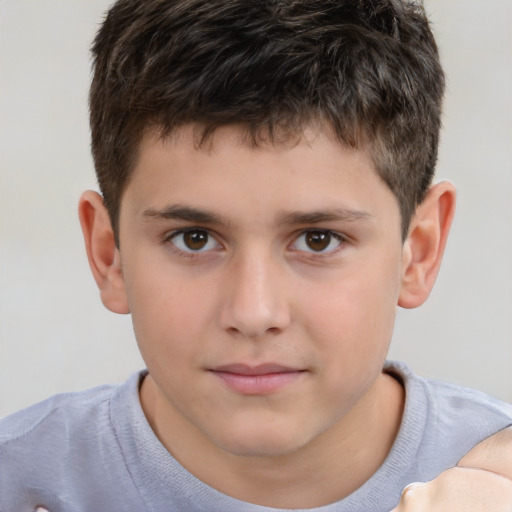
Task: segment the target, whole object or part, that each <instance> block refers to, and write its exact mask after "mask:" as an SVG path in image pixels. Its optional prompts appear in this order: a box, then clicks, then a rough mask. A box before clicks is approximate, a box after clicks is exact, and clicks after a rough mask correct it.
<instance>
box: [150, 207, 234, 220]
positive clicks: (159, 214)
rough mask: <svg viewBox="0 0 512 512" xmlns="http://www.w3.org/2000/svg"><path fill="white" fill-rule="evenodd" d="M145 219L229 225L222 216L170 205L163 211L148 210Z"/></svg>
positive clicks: (192, 208)
mask: <svg viewBox="0 0 512 512" xmlns="http://www.w3.org/2000/svg"><path fill="white" fill-rule="evenodd" d="M142 215H143V216H144V217H146V218H149V219H156V220H173V219H178V220H185V221H188V222H196V223H198V224H229V222H228V221H227V220H226V219H225V218H224V217H222V216H220V215H216V214H215V213H212V212H209V211H207V210H201V209H200V208H194V207H191V206H182V205H179V204H176V205H169V206H166V207H165V208H163V209H162V210H157V209H155V208H148V209H147V210H145V211H144V212H143V214H142Z"/></svg>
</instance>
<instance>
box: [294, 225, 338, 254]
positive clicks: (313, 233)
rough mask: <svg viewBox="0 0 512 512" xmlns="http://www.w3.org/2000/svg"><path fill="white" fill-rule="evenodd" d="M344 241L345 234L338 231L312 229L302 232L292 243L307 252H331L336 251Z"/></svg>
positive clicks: (298, 249)
mask: <svg viewBox="0 0 512 512" xmlns="http://www.w3.org/2000/svg"><path fill="white" fill-rule="evenodd" d="M343 241H344V238H343V236H342V235H340V234H338V233H336V232H333V231H329V230H321V229H311V230H307V231H304V232H302V233H301V235H300V236H299V237H298V238H297V239H296V240H295V241H294V243H293V244H292V248H293V249H294V250H296V251H302V252H306V253H307V252H309V253H319V254H320V253H321V254H329V253H331V252H333V251H335V250H336V249H337V248H338V247H339V246H340V245H341V244H342V243H343Z"/></svg>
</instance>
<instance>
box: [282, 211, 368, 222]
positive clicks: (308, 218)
mask: <svg viewBox="0 0 512 512" xmlns="http://www.w3.org/2000/svg"><path fill="white" fill-rule="evenodd" d="M372 218H373V215H371V214H370V213H368V212H365V211H362V210H353V209H351V208H334V209H328V210H314V211H311V212H300V211H297V212H290V213H286V214H284V215H282V216H281V217H280V219H279V223H280V224H319V223H320V222H329V221H356V220H371V219H372Z"/></svg>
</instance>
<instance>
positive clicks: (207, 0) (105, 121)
mask: <svg viewBox="0 0 512 512" xmlns="http://www.w3.org/2000/svg"><path fill="white" fill-rule="evenodd" d="M92 53H93V57H94V66H93V71H94V75H93V80H92V85H91V91H90V118H91V131H92V153H93V156H94V162H95V166H96V172H97V176H98V181H99V185H100V188H101V191H102V194H103V197H104V201H105V205H106V207H107V209H108V211H109V214H110V217H111V220H112V225H113V227H114V231H115V233H116V236H117V232H118V222H119V218H118V217H119V207H120V200H121V196H122V193H123V191H124V189H125V187H126V184H127V182H128V180H129V177H130V174H131V171H132V169H133V166H134V162H135V159H136V156H137V149H138V146H139V144H140V141H141V138H142V136H143V133H144V131H145V130H146V129H147V128H148V127H157V128H158V129H159V130H161V132H162V135H163V136H166V135H169V134H171V133H172V132H173V131H174V130H176V129H177V128H179V127H180V126H183V125H184V124H185V123H190V122H197V123H199V124H200V125H201V126H203V127H204V131H203V133H202V140H204V139H205V138H207V137H208V136H209V134H211V133H212V132H213V131H214V130H215V128H216V127H219V126H222V125H226V124H232V123H237V124H242V125H243V126H245V127H246V128H247V133H248V134H249V135H250V136H251V138H252V141H253V143H256V144H257V143H258V141H261V140H262V137H264V138H266V139H267V140H268V139H270V140H271V141H273V142H274V143H277V142H279V140H282V137H283V136H286V137H288V136H297V135H298V134H300V133H301V132H302V131H303V130H304V127H305V126H306V124H309V123H312V122H318V121H320V122H321V123H327V124H328V125H329V126H330V127H331V128H332V130H333V132H334V133H335V134H336V136H337V138H338V139H339V141H340V143H342V144H345V145H349V146H352V147H368V148H369V150H370V152H371V155H372V158H373V162H374V164H375V167H376V169H377V172H378V174H379V175H380V177H381V178H382V179H383V180H384V182H385V183H386V184H387V185H388V186H389V188H390V189H391V191H392V192H393V193H394V194H395V196H396V198H397V200H398V203H399V205H400V210H401V215H402V232H403V236H404V237H405V236H406V234H407V230H408V225H409V221H410V219H411V217H412V215H413V214H414V211H415V208H416V206H417V205H418V204H419V203H420V202H421V201H422V199H423V198H424V196H425V193H426V191H427V190H428V188H429V186H430V184H431V181H432V177H433V174H434V169H435V164H436V159H437V147H438V138H439V129H440V117H441V102H442V97H443V92H444V75H443V71H442V68H441V65H440V62H439V56H438V50H437V46H436V43H435V40H434V37H433V35H432V32H431V30H430V26H429V22H428V19H427V17H426V14H425V12H424V9H423V7H422V6H421V5H419V4H418V3H417V2H412V1H401V0H118V1H117V2H116V3H115V4H114V5H113V6H112V7H111V8H110V10H109V11H108V13H107V16H106V18H105V21H104V23H103V25H102V26H101V28H100V30H99V32H98V34H97V36H96V39H95V41H94V44H93V48H92ZM278 135H279V136H278ZM117 241H118V240H117Z"/></svg>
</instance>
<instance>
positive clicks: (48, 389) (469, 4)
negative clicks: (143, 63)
mask: <svg viewBox="0 0 512 512" xmlns="http://www.w3.org/2000/svg"><path fill="white" fill-rule="evenodd" d="M108 3H109V2H108V1H106V0H0V166H1V167H0V415H3V414H7V413H9V412H12V411H14V410H16V409H19V408H21V407H24V406H26V405H28V404H30V403H33V402H34V401H37V400H40V399H42V398H45V397H47V396H49V395H51V394H54V393H57V392H62V391H69V390H76V389H82V388H86V387H90V386H94V385H97V384H101V383H104V382H115V381H120V380H123V379H125V378H126V377H127V376H128V375H129V374H130V373H131V372H133V371H135V370H137V369H139V368H141V367H142V366H143V363H142V361H141V359H140V356H139V355H138V352H137V348H136V343H135V340H134V337H133V334H132V331H131V324H130V318H129V317H128V316H117V315H114V314H112V313H110V312H108V311H106V310H104V309H103V307H102V305H101V303H100V301H99V297H98V293H97V291H96V287H95V284H94V282H93V280H92V277H91V276H90V273H89V269H88V266H87V262H86V257H85V254H84V250H83V247H82V240H81V234H80V230H79V225H78V220H77V216H76V204H77V200H78V197H79V195H80V192H81V191H82V190H83V189H86V188H94V187H95V178H94V173H93V166H92V162H91V158H90V155H89V134H88V120H87V89H88V83H89V56H88V48H89V45H90V42H91V40H92V37H93V35H94V33H95V31H96V29H97V27H98V24H99V23H100V21H101V19H102V14H103V12H104V11H105V9H106V7H107V5H108ZM426 7H427V10H428V11H429V13H430V15H431V19H432V21H433V23H434V28H435V32H436V34H437V37H438V42H439V44H440V48H441V54H442V60H443V63H444V66H445V68H446V71H447V75H448V96H447V100H446V106H445V115H444V125H445V128H444V132H443V142H442V146H441V154H440V161H439V167H438V178H449V179H450V180H452V181H454V182H455V183H456V184H457V186H458V190H459V204H458V212H457V217H456V222H455V225H454V228H453V232H452V238H451V241H450V243H449V246H448V249H447V254H446V258H445V263H444V266H443V268H442V271H441V274H440V276H439V279H438V283H437V288H436V289H435V291H434V293H433V295H432V297H431V298H430V299H429V301H428V302H427V304H426V305H425V306H423V307H422V308H420V309H418V310H414V311H399V314H398V321H397V329H396V335H395V338H394V341H393V346H392V350H391V356H392V357H394V358H399V359H405V360H407V361H408V362H409V363H410V364H411V365H412V367H413V368H414V369H415V370H417V371H418V372H419V373H421V374H423V375H428V376H434V377H440V378H443V379H446V380H450V381H454V382H459V383H461V384H465V385H470V386H473V387H479V388H482V389H484V390H486V391H488V392H490V393H492V394H494V395H497V396H499V397H501V398H504V399H507V400H512V371H511V366H512V151H511V142H512V57H511V47H512V44H511V43H512V0H427V1H426Z"/></svg>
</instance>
